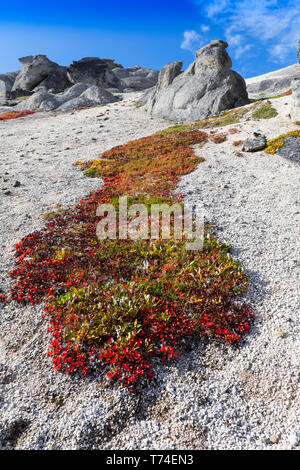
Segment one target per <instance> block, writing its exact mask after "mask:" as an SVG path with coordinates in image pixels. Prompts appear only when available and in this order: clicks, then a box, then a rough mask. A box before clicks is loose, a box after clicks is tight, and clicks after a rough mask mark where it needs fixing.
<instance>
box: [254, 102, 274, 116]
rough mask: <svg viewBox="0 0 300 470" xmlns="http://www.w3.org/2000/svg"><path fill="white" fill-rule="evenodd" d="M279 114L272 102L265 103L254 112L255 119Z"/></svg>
mask: <svg viewBox="0 0 300 470" xmlns="http://www.w3.org/2000/svg"><path fill="white" fill-rule="evenodd" d="M277 115H278V112H277V111H276V109H274V108H273V107H272V106H271V104H269V103H268V104H264V105H262V106H260V107H259V108H258V109H256V110H255V111H254V112H253V113H252V117H253V118H254V119H271V118H273V117H275V116H277Z"/></svg>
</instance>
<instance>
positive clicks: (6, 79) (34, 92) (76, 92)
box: [0, 55, 158, 111]
mask: <svg viewBox="0 0 300 470" xmlns="http://www.w3.org/2000/svg"><path fill="white" fill-rule="evenodd" d="M19 61H20V63H21V65H22V69H21V71H19V72H13V73H7V74H3V75H0V105H1V106H2V105H8V106H10V107H12V106H15V108H16V109H17V110H24V109H30V110H36V109H39V110H47V111H49V110H52V109H58V110H61V111H66V110H70V109H74V108H75V107H78V106H83V107H84V106H95V105H98V104H107V103H112V102H115V101H119V99H120V97H119V96H114V95H113V94H112V93H120V92H124V91H125V92H126V91H128V92H130V91H137V90H146V89H149V88H151V87H153V86H155V85H156V83H157V78H158V72H157V71H156V70H151V69H148V68H142V67H138V66H137V67H130V68H127V69H125V68H124V67H123V66H122V65H120V64H116V63H115V61H114V60H112V59H99V58H97V57H85V58H83V59H81V60H78V61H73V63H72V64H71V65H69V66H68V67H65V66H60V65H58V64H57V63H55V62H52V61H51V60H49V59H48V58H47V57H46V56H45V55H35V56H27V57H22V58H21V59H19ZM27 96H28V97H29V98H28V99H24V98H25V97H27ZM19 98H22V101H21V102H20V100H19ZM67 102H68V104H67Z"/></svg>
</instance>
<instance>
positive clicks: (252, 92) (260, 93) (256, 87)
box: [245, 64, 300, 99]
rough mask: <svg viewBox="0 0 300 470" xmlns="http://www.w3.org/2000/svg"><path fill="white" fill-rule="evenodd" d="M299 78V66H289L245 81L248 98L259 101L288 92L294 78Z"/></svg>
mask: <svg viewBox="0 0 300 470" xmlns="http://www.w3.org/2000/svg"><path fill="white" fill-rule="evenodd" d="M299 76H300V64H295V65H290V66H289V67H285V68H283V69H279V70H275V71H274V72H270V73H266V74H264V75H259V76H257V77H253V78H248V79H246V80H245V81H246V85H247V91H248V94H249V97H250V98H253V99H260V98H264V97H272V96H275V95H280V94H282V93H285V92H286V91H288V90H289V89H290V88H291V86H292V81H293V80H294V78H297V77H299Z"/></svg>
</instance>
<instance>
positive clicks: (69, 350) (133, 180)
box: [10, 131, 254, 388]
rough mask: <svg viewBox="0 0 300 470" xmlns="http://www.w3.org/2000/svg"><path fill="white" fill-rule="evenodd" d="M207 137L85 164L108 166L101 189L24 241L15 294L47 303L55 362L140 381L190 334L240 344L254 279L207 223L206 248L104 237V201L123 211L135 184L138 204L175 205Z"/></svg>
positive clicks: (135, 147)
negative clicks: (100, 212) (100, 234)
mask: <svg viewBox="0 0 300 470" xmlns="http://www.w3.org/2000/svg"><path fill="white" fill-rule="evenodd" d="M207 139H208V138H207V135H206V134H205V133H204V132H200V131H190V132H176V133H172V134H166V135H164V136H150V137H148V138H144V139H139V140H137V141H133V142H129V143H128V144H125V145H123V146H118V147H115V148H114V149H112V150H110V151H109V152H105V153H104V154H103V155H102V158H100V159H97V160H96V161H95V162H89V163H88V164H82V165H81V166H83V167H85V168H88V170H87V171H88V172H89V169H90V175H91V176H95V172H96V173H97V175H99V174H101V173H102V175H103V179H104V185H103V186H102V188H101V189H100V190H97V191H94V192H92V193H90V194H89V195H88V196H86V197H85V198H84V199H83V200H81V201H80V202H79V203H78V204H77V205H76V206H75V207H73V208H70V209H69V210H66V211H64V212H63V213H57V214H56V215H55V216H54V217H53V218H52V220H50V221H49V222H48V223H46V225H45V226H44V228H43V229H42V230H39V231H36V232H33V233H31V234H29V235H28V236H26V237H24V238H23V239H22V240H21V241H20V242H19V243H18V244H17V245H16V261H15V266H14V268H13V269H12V270H11V272H10V276H11V278H12V279H13V280H14V283H13V285H12V286H11V292H10V296H11V299H12V300H15V301H17V302H21V303H32V304H34V303H39V302H42V301H45V302H46V306H45V313H44V316H45V317H47V318H48V320H49V332H50V333H51V335H52V340H51V343H50V347H49V356H50V357H51V359H52V363H53V366H54V368H55V369H57V370H61V371H63V372H68V373H71V372H74V371H80V372H81V373H82V374H84V375H86V374H87V373H88V372H89V371H90V370H92V369H95V368H97V367H101V366H102V367H106V368H107V369H108V377H110V378H112V379H114V380H119V381H121V383H122V384H124V385H126V386H128V387H130V388H132V387H134V386H135V384H136V383H137V382H138V380H139V379H141V378H142V377H145V378H148V379H150V378H152V377H153V372H152V369H151V361H152V358H153V357H157V358H160V359H161V360H162V361H165V360H170V359H172V358H173V357H175V356H176V355H177V354H178V352H179V351H180V346H181V345H182V343H183V341H182V340H183V339H184V338H185V339H187V338H188V337H191V336H193V337H195V336H198V337H206V338H210V339H219V340H221V339H223V340H225V341H226V342H228V343H231V344H233V343H239V342H240V340H241V338H242V335H244V334H245V333H248V332H249V331H250V324H251V322H252V320H253V319H254V315H253V313H252V310H251V308H250V307H249V306H248V305H247V304H246V303H245V302H244V301H243V300H242V298H241V295H242V294H243V293H244V292H245V290H246V286H247V278H246V276H245V274H244V271H243V268H242V267H241V266H240V265H239V264H238V263H237V262H236V261H234V260H233V259H232V258H231V255H230V253H229V248H230V247H229V246H228V245H225V244H223V243H221V242H220V241H218V240H217V239H216V237H215V236H214V235H212V234H211V233H209V231H208V229H206V233H205V237H204V245H203V249H202V250H198V251H191V250H187V249H186V244H185V240H184V239H183V240H175V239H174V238H173V237H171V239H169V240H162V239H159V240H151V239H150V238H149V239H148V240H130V239H128V240H123V239H119V238H118V236H117V238H116V239H115V240H109V239H107V240H99V239H98V238H97V235H96V226H97V223H98V222H99V217H98V216H97V215H96V210H97V207H98V206H99V204H101V203H107V202H110V203H112V204H113V205H114V206H115V208H116V210H118V196H119V195H120V194H127V190H128V189H129V193H130V194H131V196H130V197H129V198H128V202H129V205H130V204H134V203H136V202H141V203H143V204H145V205H146V206H147V207H148V208H149V207H150V206H151V204H152V203H163V202H165V203H167V204H170V203H173V202H174V198H173V197H172V196H171V191H172V190H173V189H174V187H175V185H176V183H177V181H178V178H179V177H180V175H182V174H186V173H189V172H190V171H192V170H193V169H194V168H195V167H196V165H197V164H198V163H199V161H202V160H203V159H202V160H201V159H199V157H196V155H195V154H194V152H193V149H192V147H191V145H193V144H196V143H203V142H206V141H207ZM149 174H150V175H151V176H149ZM153 182H155V184H153ZM177 199H178V196H177ZM177 199H176V201H177Z"/></svg>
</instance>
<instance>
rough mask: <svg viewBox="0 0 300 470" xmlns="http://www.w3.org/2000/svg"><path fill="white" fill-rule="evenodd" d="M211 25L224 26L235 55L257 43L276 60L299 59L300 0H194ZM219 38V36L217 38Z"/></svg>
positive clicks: (224, 32)
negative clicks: (297, 50) (297, 57)
mask: <svg viewBox="0 0 300 470" xmlns="http://www.w3.org/2000/svg"><path fill="white" fill-rule="evenodd" d="M192 1H193V3H194V4H195V5H197V6H198V7H199V8H201V9H200V11H201V17H202V18H203V15H204V16H206V17H207V18H208V22H209V23H211V24H212V25H216V24H217V25H218V28H220V27H221V28H222V29H223V34H224V37H225V39H226V40H227V41H228V43H229V45H230V46H231V47H232V49H233V54H234V55H235V57H242V55H243V53H244V52H246V51H248V50H249V49H250V48H251V47H252V48H253V47H254V46H255V47H256V48H257V49H258V50H259V49H260V50H262V49H263V50H265V51H267V52H268V54H269V57H270V59H271V60H273V61H278V62H280V61H282V62H283V61H285V60H288V59H289V58H290V60H291V61H292V60H293V59H292V58H293V57H294V60H295V61H296V49H297V41H298V38H299V31H300V2H299V0H286V1H282V0H251V1H249V0H208V2H205V1H202V0H192ZM216 39H217V38H216Z"/></svg>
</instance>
